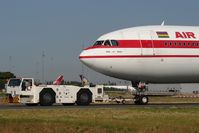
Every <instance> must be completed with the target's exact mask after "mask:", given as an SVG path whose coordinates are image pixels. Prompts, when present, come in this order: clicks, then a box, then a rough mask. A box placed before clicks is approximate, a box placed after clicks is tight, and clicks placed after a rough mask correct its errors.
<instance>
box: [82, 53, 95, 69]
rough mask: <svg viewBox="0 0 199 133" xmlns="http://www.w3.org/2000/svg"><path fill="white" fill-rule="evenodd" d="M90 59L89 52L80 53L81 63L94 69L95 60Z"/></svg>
mask: <svg viewBox="0 0 199 133" xmlns="http://www.w3.org/2000/svg"><path fill="white" fill-rule="evenodd" d="M89 57H90V54H89V52H88V51H87V50H84V51H82V52H81V53H80V55H79V59H80V61H81V62H82V63H83V64H84V65H86V66H88V67H91V68H92V67H94V64H95V59H91V58H89Z"/></svg>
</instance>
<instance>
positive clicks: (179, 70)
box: [88, 58, 199, 83]
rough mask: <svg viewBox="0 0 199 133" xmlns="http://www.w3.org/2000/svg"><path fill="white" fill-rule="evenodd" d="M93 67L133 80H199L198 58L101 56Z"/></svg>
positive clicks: (104, 72) (117, 76)
mask: <svg viewBox="0 0 199 133" xmlns="http://www.w3.org/2000/svg"><path fill="white" fill-rule="evenodd" d="M88 60H93V59H88ZM91 62H93V61H91ZM91 67H92V68H93V69H94V70H96V71H98V72H101V73H103V74H105V75H109V76H112V77H116V78H122V79H127V80H132V81H146V82H154V83H155V82H162V83H164V82H171V83H172V82H176V83H177V82H182V81H183V82H199V59H198V58H191V59H190V58H101V59H95V64H94V65H93V66H91Z"/></svg>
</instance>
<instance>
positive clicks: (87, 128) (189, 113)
mask: <svg viewBox="0 0 199 133" xmlns="http://www.w3.org/2000/svg"><path fill="white" fill-rule="evenodd" d="M198 118H199V108H186V109H176V108H171V109H152V108H151V109H150V108H143V109H139V108H137V109H135V108H127V109H119V108H114V109H113V108H105V109H104V108H73V109H32V110H31V109H17V110H0V131H1V132H2V133H13V132H20V133H29V132H38V133H43V132H46V133H51V132H52V133H53V132H58V133H59V132H70V133H76V132H77V133H93V132H94V133H131V132H133V133H159V132H161V133H199V126H198V125H199V119H198Z"/></svg>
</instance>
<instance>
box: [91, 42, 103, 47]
mask: <svg viewBox="0 0 199 133" xmlns="http://www.w3.org/2000/svg"><path fill="white" fill-rule="evenodd" d="M103 43H104V41H96V42H95V44H94V45H93V46H100V45H102V44H103Z"/></svg>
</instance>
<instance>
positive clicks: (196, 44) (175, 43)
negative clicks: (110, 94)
mask: <svg viewBox="0 0 199 133" xmlns="http://www.w3.org/2000/svg"><path fill="white" fill-rule="evenodd" d="M117 41H118V42H119V46H103V45H101V46H91V47H88V48H86V49H85V50H88V49H96V48H199V40H197V41H194V40H180V41H179V40H117Z"/></svg>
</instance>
